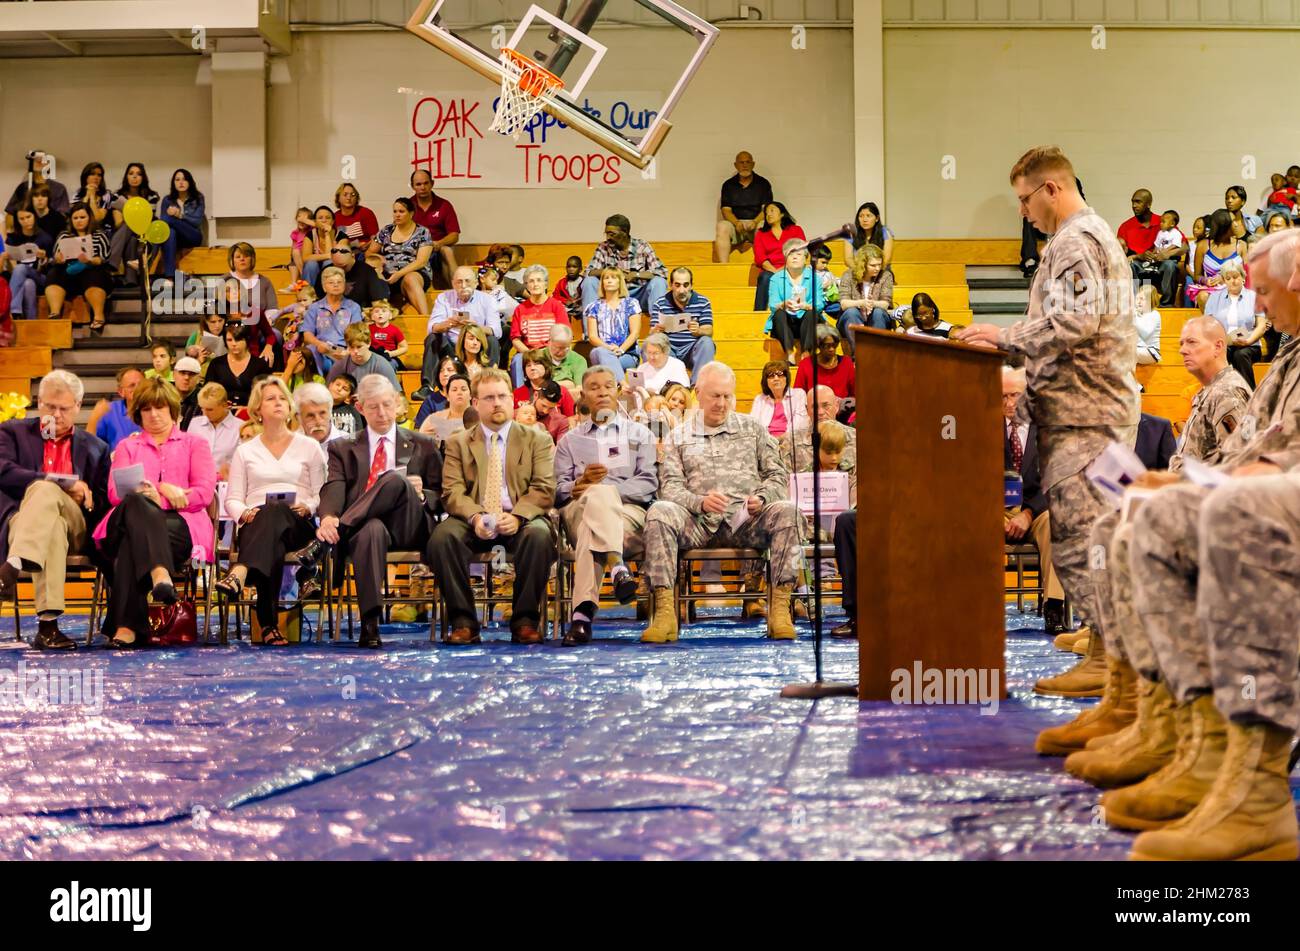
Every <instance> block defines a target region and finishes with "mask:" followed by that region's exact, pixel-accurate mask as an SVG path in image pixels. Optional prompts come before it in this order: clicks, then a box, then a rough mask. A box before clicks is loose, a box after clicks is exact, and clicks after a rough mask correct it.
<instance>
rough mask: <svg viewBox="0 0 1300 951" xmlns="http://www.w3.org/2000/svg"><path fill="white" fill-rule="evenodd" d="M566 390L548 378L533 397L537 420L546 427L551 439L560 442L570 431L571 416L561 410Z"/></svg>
mask: <svg viewBox="0 0 1300 951" xmlns="http://www.w3.org/2000/svg"><path fill="white" fill-rule="evenodd" d="M562 399H564V391H563V390H561V389H560V384H558V383H556V382H555V381H554V380H547V381H546V382H545V383H543V384H542V388H541V389H540V390H538V391H537V395H536V396H534V397H533V406H534V407H535V408H536V409H537V421H538V422H539V423H541V424H542V425H543V426H545V427H546V431H547V432H548V433H550V434H551V439H553V440H554V441H555V442H557V443H558V442H559V441H560V439H561V438H563V436H564V434H565V433H567V432H568V431H569V417H568V416H565V415H564V414H563V413H562V412H560V401H561V400H562Z"/></svg>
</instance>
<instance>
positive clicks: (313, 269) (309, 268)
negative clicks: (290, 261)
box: [301, 261, 323, 287]
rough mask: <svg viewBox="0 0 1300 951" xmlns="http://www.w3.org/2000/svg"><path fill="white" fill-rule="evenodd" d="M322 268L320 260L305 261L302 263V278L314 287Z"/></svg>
mask: <svg viewBox="0 0 1300 951" xmlns="http://www.w3.org/2000/svg"><path fill="white" fill-rule="evenodd" d="M322 270H323V268H322V267H321V262H320V261H304V262H303V264H302V275H301V276H302V279H303V280H304V281H306V282H307V283H308V284H309V285H311V286H313V287H314V286H315V285H316V278H318V277H320V272H321V271H322Z"/></svg>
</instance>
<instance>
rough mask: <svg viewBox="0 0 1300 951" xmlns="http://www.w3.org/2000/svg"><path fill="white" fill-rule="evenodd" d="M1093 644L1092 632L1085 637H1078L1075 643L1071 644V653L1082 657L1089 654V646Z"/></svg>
mask: <svg viewBox="0 0 1300 951" xmlns="http://www.w3.org/2000/svg"><path fill="white" fill-rule="evenodd" d="M1091 646H1092V634H1091V633H1088V634H1085V635H1084V636H1083V637H1076V638H1075V639H1074V643H1073V644H1071V645H1070V653H1072V654H1078V655H1079V656H1080V657H1087V656H1088V648H1089V647H1091Z"/></svg>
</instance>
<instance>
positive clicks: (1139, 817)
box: [1102, 231, 1300, 861]
mask: <svg viewBox="0 0 1300 951" xmlns="http://www.w3.org/2000/svg"><path fill="white" fill-rule="evenodd" d="M1250 265H1251V267H1250V272H1251V278H1252V280H1253V281H1254V283H1255V290H1256V294H1257V298H1258V300H1260V301H1261V302H1263V305H1264V307H1265V309H1266V311H1267V313H1268V315H1269V317H1270V319H1271V320H1272V321H1273V324H1274V326H1275V327H1277V328H1278V330H1280V331H1281V332H1283V333H1287V334H1291V335H1293V336H1294V335H1295V334H1296V333H1297V332H1300V297H1298V296H1297V294H1296V291H1300V267H1298V266H1297V265H1300V233H1297V232H1295V231H1282V232H1276V233H1274V234H1271V235H1268V236H1267V237H1265V238H1264V239H1263V240H1261V241H1260V242H1259V243H1258V244H1257V245H1256V246H1255V248H1254V249H1253V251H1252V253H1251V256H1250ZM1298 416H1300V350H1297V349H1296V347H1295V345H1294V344H1292V345H1291V346H1290V347H1287V348H1286V349H1284V350H1282V352H1280V353H1279V354H1278V356H1277V359H1276V360H1274V362H1273V366H1272V368H1271V370H1270V371H1269V374H1268V376H1266V377H1265V378H1264V379H1263V381H1262V382H1261V383H1260V384H1259V387H1258V388H1257V389H1256V391H1255V394H1254V396H1253V397H1252V398H1251V400H1250V403H1249V405H1248V406H1247V407H1246V410H1245V413H1244V415H1243V417H1242V420H1241V424H1240V425H1239V426H1237V428H1236V429H1235V430H1234V431H1233V433H1232V434H1231V435H1230V436H1228V437H1227V439H1226V440H1225V442H1224V445H1223V448H1222V451H1221V454H1220V457H1219V460H1218V463H1217V465H1216V469H1217V470H1218V471H1219V472H1220V473H1221V474H1222V475H1224V476H1227V477H1228V478H1227V480H1226V482H1225V483H1224V484H1223V485H1221V486H1219V487H1217V488H1211V487H1209V486H1202V485H1196V484H1194V483H1191V482H1181V483H1179V484H1177V485H1168V487H1164V488H1160V490H1159V491H1158V492H1156V493H1155V494H1154V495H1152V496H1151V497H1150V498H1148V499H1147V500H1146V501H1145V502H1144V503H1143V504H1142V506H1141V508H1139V509H1138V512H1137V515H1136V516H1135V518H1134V520H1133V535H1132V555H1131V559H1132V561H1131V566H1130V567H1131V571H1132V578H1133V603H1134V604H1135V605H1137V606H1138V619H1139V621H1140V623H1141V629H1142V633H1143V635H1144V637H1145V639H1146V642H1147V643H1149V645H1150V648H1151V657H1152V658H1153V664H1154V669H1152V670H1149V671H1148V670H1142V669H1141V668H1140V666H1139V673H1141V674H1142V675H1143V676H1144V677H1148V679H1154V680H1158V681H1160V682H1162V683H1164V684H1165V685H1166V688H1167V690H1168V692H1169V697H1170V700H1171V702H1172V705H1173V712H1172V721H1173V732H1174V733H1175V752H1174V754H1173V757H1172V758H1171V759H1170V760H1169V762H1168V764H1167V765H1166V766H1164V767H1163V768H1161V769H1159V770H1158V771H1156V772H1154V773H1152V774H1151V775H1150V776H1148V777H1147V778H1146V779H1145V780H1143V781H1142V782H1140V783H1137V784H1136V785H1132V786H1126V787H1124V788H1122V789H1116V790H1112V791H1111V792H1108V793H1106V794H1105V795H1104V796H1103V797H1102V806H1103V808H1104V809H1105V816H1106V821H1107V823H1109V824H1110V825H1113V826H1119V827H1120V828H1130V829H1144V830H1148V831H1145V832H1144V833H1143V834H1142V835H1140V836H1139V837H1138V838H1137V841H1136V842H1134V845H1133V857H1135V858H1147V859H1199V860H1204V861H1217V860H1223V859H1241V858H1252V859H1292V860H1294V859H1295V858H1296V857H1297V844H1296V836H1297V827H1296V813H1295V803H1294V802H1293V800H1292V797H1291V790H1290V785H1289V782H1288V779H1287V757H1288V755H1289V753H1290V750H1291V739H1292V737H1293V736H1294V734H1295V731H1296V728H1297V725H1300V703H1298V701H1297V693H1296V689H1295V684H1296V680H1297V656H1298V655H1300V644H1297V631H1298V630H1300V613H1298V611H1297V609H1298V608H1300V558H1298V557H1297V554H1296V553H1297V551H1300V489H1297V486H1298V485H1300V428H1298V426H1297V417H1298ZM1173 478H1176V475H1173V476H1166V475H1164V474H1163V473H1156V474H1149V475H1148V476H1146V477H1145V479H1146V480H1147V482H1148V484H1149V485H1152V486H1156V485H1160V484H1161V483H1163V482H1167V481H1170V480H1172V479H1173ZM1134 662H1135V665H1138V664H1139V662H1138V661H1137V657H1136V653H1135V654H1134Z"/></svg>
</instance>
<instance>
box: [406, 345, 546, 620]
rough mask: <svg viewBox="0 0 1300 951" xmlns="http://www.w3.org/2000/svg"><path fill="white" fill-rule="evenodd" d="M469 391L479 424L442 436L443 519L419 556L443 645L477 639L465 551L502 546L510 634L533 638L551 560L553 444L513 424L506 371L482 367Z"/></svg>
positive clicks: (466, 552) (508, 380)
mask: <svg viewBox="0 0 1300 951" xmlns="http://www.w3.org/2000/svg"><path fill="white" fill-rule="evenodd" d="M473 392H474V408H475V409H476V410H477V411H478V415H479V422H478V423H477V424H476V425H474V426H471V427H470V428H469V429H466V430H463V431H461V432H459V433H456V435H454V436H452V437H451V438H450V439H448V440H447V445H446V453H447V465H446V469H445V471H444V474H443V488H442V502H443V505H444V506H445V507H446V509H447V513H448V515H449V516H450V517H449V518H446V519H444V520H443V521H442V522H441V523H439V525H438V527H437V528H435V529H434V530H433V536H432V537H431V538H430V539H429V548H428V557H427V559H426V560H427V562H428V563H429V564H430V565H431V566H432V567H433V570H434V573H435V574H436V575H437V576H438V583H439V585H441V586H442V591H443V597H444V598H445V599H446V602H447V614H448V617H449V619H450V621H451V633H450V634H449V635H448V638H447V640H448V643H451V644H477V643H478V642H479V632H478V623H477V621H476V620H475V611H474V601H473V598H472V596H471V594H470V586H469V557H470V553H471V552H486V551H492V550H493V549H494V548H497V547H498V546H499V547H500V548H501V549H502V550H504V551H505V552H508V553H509V554H510V555H512V556H513V558H514V563H515V588H514V598H513V606H512V612H511V616H510V631H511V638H510V639H511V640H512V641H514V642H515V643H517V644H538V643H541V640H542V635H541V631H540V629H539V628H540V622H541V604H542V595H543V593H544V592H545V590H546V583H547V580H548V578H549V577H550V573H551V565H553V564H554V563H555V542H554V540H553V539H552V537H551V529H550V525H549V524H548V523H547V521H546V513H547V510H549V509H550V508H551V506H552V505H554V504H555V446H554V444H553V443H552V442H551V440H550V437H549V436H547V435H546V434H545V433H543V432H540V431H539V430H536V429H532V428H530V427H527V426H515V425H513V424H512V422H511V418H510V417H511V409H512V407H513V404H514V388H513V387H512V386H511V385H510V377H509V376H507V375H506V373H505V372H503V371H501V370H497V369H486V370H484V371H483V372H482V373H480V374H479V376H478V379H476V380H475V381H474V385H473Z"/></svg>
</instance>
